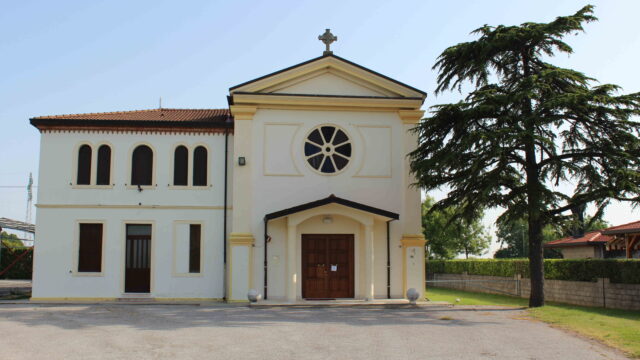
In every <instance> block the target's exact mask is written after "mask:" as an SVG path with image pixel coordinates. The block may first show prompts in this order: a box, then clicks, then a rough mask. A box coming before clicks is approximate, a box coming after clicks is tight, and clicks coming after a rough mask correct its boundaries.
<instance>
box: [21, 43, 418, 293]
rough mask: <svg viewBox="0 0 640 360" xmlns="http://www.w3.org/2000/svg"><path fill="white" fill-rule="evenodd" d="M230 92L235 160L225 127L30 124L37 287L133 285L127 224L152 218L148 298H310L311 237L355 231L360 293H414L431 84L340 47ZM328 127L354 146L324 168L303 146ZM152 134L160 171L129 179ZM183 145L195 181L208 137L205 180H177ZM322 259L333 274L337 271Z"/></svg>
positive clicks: (332, 152)
mask: <svg viewBox="0 0 640 360" xmlns="http://www.w3.org/2000/svg"><path fill="white" fill-rule="evenodd" d="M230 95H231V96H230V98H231V104H232V105H231V106H230V113H231V114H232V115H233V117H234V124H233V129H231V130H230V131H231V132H232V133H231V134H229V136H228V138H226V140H227V141H228V149H227V152H228V156H227V159H226V160H227V167H226V169H225V137H226V135H225V133H224V132H222V131H216V132H198V131H195V130H189V131H185V132H180V131H179V129H178V130H176V127H177V128H179V127H180V126H181V125H175V126H174V127H173V128H171V130H163V129H158V128H151V127H149V126H146V125H144V123H142V122H141V123H140V125H136V126H138V128H139V130H138V131H136V129H131V127H127V128H119V129H116V128H114V129H113V130H109V129H107V130H105V128H104V127H101V128H100V129H94V128H91V127H89V126H87V127H82V126H80V127H78V126H77V122H76V123H74V124H76V125H69V124H62V125H60V124H58V125H56V126H57V127H56V126H49V127H47V126H48V125H47V126H45V125H46V124H47V123H46V121H47V120H46V119H45V120H43V121H42V122H41V123H38V124H34V125H36V127H38V128H39V129H40V130H41V132H42V139H41V157H40V179H39V189H38V191H39V194H38V200H39V204H38V205H37V206H38V210H37V211H38V213H37V220H38V222H37V227H36V231H37V238H38V242H37V245H36V247H35V260H34V285H33V298H37V299H41V300H45V299H116V298H120V297H126V296H131V294H128V293H127V292H126V291H125V290H126V289H125V258H126V254H125V251H126V250H125V244H126V242H125V239H126V233H125V228H126V225H127V224H149V225H151V228H152V234H151V240H150V243H151V247H150V249H151V250H150V290H149V291H148V294H144V296H149V297H153V298H157V299H223V298H224V299H227V300H230V301H245V300H246V294H247V291H248V290H249V289H251V288H254V289H257V290H258V291H259V292H260V293H264V292H266V294H267V297H268V298H269V299H283V300H290V301H295V300H298V299H300V298H303V297H305V296H304V290H303V283H304V281H307V282H308V283H309V281H310V280H308V279H309V278H308V276H309V275H307V273H308V272H307V271H306V270H305V269H303V268H302V264H303V261H302V258H303V257H306V259H312V257H309V256H310V255H305V254H303V253H302V248H303V244H302V242H303V241H307V240H304V239H305V237H304V235H305V234H343V235H345V234H346V235H347V237H350V238H352V239H353V257H352V258H350V260H349V261H350V262H351V263H352V266H353V274H352V281H353V283H352V284H348V286H350V287H352V291H353V296H350V297H354V298H358V299H372V298H387V297H389V296H390V297H392V298H402V297H404V294H405V292H406V290H407V289H408V288H416V289H417V290H419V291H420V292H422V290H424V238H423V237H422V235H421V232H422V230H421V221H420V194H419V191H418V190H417V189H415V188H413V187H411V186H410V184H411V183H412V182H413V179H412V177H411V176H410V174H409V168H408V160H407V158H406V154H407V153H408V152H409V151H411V150H413V149H414V148H415V146H416V145H417V140H416V137H415V135H414V134H413V133H411V132H410V131H409V130H410V129H411V128H412V127H413V126H415V123H416V122H417V121H418V120H419V119H420V117H421V116H422V114H423V112H422V111H420V106H421V105H422V102H423V101H424V97H425V95H424V93H422V92H420V91H418V90H415V89H413V88H410V87H408V86H406V85H404V84H400V83H398V82H395V81H393V80H391V79H388V78H386V77H383V76H382V75H379V74H376V73H373V72H372V71H370V70H367V69H364V68H362V67H359V66H358V65H355V64H353V63H350V62H348V61H346V60H343V59H341V58H338V57H335V56H332V55H331V56H323V57H320V58H317V59H314V60H312V61H309V62H307V63H303V64H300V65H298V66H295V67H292V68H289V69H287V70H285V71H281V72H277V73H274V74H271V75H268V76H266V77H263V78H259V79H257V80H254V81H251V82H248V83H245V84H242V85H239V86H237V87H234V88H231V90H230ZM42 123H44V124H45V125H42ZM63 123H64V121H63ZM56 124H57V123H56ZM74 126H75V128H74ZM322 126H329V127H332V128H333V129H339V130H341V131H342V133H343V134H345V135H346V137H347V140H344V141H343V142H342V144H346V143H348V144H349V145H350V149H349V151H348V152H347V151H346V150H344V151H343V150H336V149H338V148H340V147H341V146H342V145H340V144H337V143H336V144H334V145H336V146H335V147H334V146H333V145H332V144H329V145H327V146H326V148H322V150H321V151H322V153H323V154H325V155H327V157H326V159H329V158H332V159H334V167H335V168H334V169H333V171H329V172H328V173H327V171H328V170H331V169H328V168H323V167H322V166H321V168H319V169H316V168H314V165H313V164H311V163H310V162H309V160H308V158H310V157H313V156H315V155H313V156H307V155H308V154H306V153H305V151H306V150H305V143H307V142H308V140H309V139H310V138H311V137H312V136H311V134H312V132H313V131H314V130H315V129H319V128H320V127H322ZM335 131H336V132H334V134H335V133H337V130H335ZM336 136H337V135H336ZM84 144H88V145H90V146H91V147H92V149H93V151H92V160H93V161H92V162H91V164H92V170H91V174H92V179H91V183H90V184H89V185H77V184H76V178H77V173H76V171H77V169H78V164H77V161H78V150H79V148H80V146H82V145H84ZM101 144H108V145H109V146H110V149H111V176H110V185H95V184H96V181H95V177H96V166H97V165H96V163H97V159H96V158H97V149H98V147H99V146H100V145H101ZM140 144H145V145H147V146H149V147H150V148H151V149H152V150H153V180H152V185H151V186H141V187H140V188H139V187H138V186H132V185H130V183H131V168H132V152H133V150H134V148H135V147H136V146H138V145H140ZM179 145H184V146H186V147H187V148H188V149H189V159H190V160H189V172H188V173H189V174H190V175H189V181H188V183H189V184H192V179H191V177H192V175H191V174H192V169H193V167H194V164H193V156H192V154H193V150H194V149H195V148H196V147H197V146H204V147H205V148H206V149H207V154H208V162H207V164H208V166H207V172H208V176H207V182H208V183H207V185H206V186H191V185H188V186H174V185H172V184H173V172H174V151H175V149H176V147H177V146H179ZM342 149H346V148H344V147H343V148H342ZM339 151H341V152H340V153H338V152H339ZM345 154H347V155H345ZM322 161H325V160H322ZM326 161H329V160H326ZM339 162H340V166H339V167H340V169H337V167H338V165H337V164H338V163H339ZM314 164H315V163H314ZM323 164H324V163H323ZM316 165H317V164H316ZM323 169H324V172H323ZM225 176H226V177H227V184H228V191H227V194H226V195H227V196H226V200H227V204H228V207H227V221H226V229H227V234H224V228H225V219H224V213H225V211H224V205H225V192H224V186H225ZM331 195H333V196H334V197H330V196H331ZM334 198H335V199H338V200H335V201H334V200H332V199H334ZM323 199H324V202H322V203H317V204H318V205H317V206H314V205H313V204H314V202H317V201H319V200H323ZM294 207H298V209H297V210H295V209H291V208H294ZM286 209H289V211H286ZM283 210H285V211H284V212H282V211H283ZM278 214H281V215H282V216H278ZM268 215H273V217H270V218H268V219H267V218H266V217H268ZM86 223H102V224H103V225H102V229H103V230H102V231H103V232H102V255H101V261H102V266H101V271H100V272H80V271H78V254H79V230H78V229H79V224H86ZM190 224H197V225H200V228H201V237H200V238H201V243H200V244H201V245H200V267H199V272H195V273H194V272H189V261H190V260H189V259H191V258H190V257H189V256H190V255H189V251H188V246H189V230H188V229H189V225H190ZM265 224H266V226H267V231H266V232H265ZM225 235H226V236H225ZM265 235H266V237H265ZM345 241H346V240H345ZM265 244H266V246H267V249H266V250H267V255H266V257H265ZM225 246H226V249H225ZM387 249H389V250H387ZM225 250H226V251H225ZM327 251H329V250H327ZM225 252H226V259H225ZM191 256H193V254H192V255H191ZM225 260H226V263H225ZM191 261H192V260H191ZM319 265H320V264H318V266H319ZM322 265H324V264H322ZM326 266H327V267H326V268H325V273H326V272H327V271H335V270H330V269H329V265H328V264H327V265H326ZM336 266H337V265H336ZM265 268H266V269H267V270H266V271H267V276H266V277H265ZM328 276H329V277H331V276H332V275H331V273H329V275H328ZM305 279H307V280H305ZM350 279H351V278H350ZM265 280H266V281H265ZM331 281H333V280H326V283H327V284H329V285H327V286H332V285H331ZM350 281H351V280H350ZM305 286H308V285H305ZM388 287H389V288H388ZM307 291H309V290H307ZM135 295H140V294H137V293H136V294H135Z"/></svg>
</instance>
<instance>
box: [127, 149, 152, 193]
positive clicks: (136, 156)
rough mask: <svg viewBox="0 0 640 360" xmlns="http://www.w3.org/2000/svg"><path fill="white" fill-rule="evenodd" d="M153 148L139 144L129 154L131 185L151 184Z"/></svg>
mask: <svg viewBox="0 0 640 360" xmlns="http://www.w3.org/2000/svg"><path fill="white" fill-rule="evenodd" d="M152 179H153V150H151V148H150V147H148V146H147V145H140V146H138V147H136V148H135V150H133V154H132V155H131V185H151V182H152V181H153V180H152Z"/></svg>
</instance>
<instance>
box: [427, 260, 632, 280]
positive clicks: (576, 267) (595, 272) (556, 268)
mask: <svg viewBox="0 0 640 360" xmlns="http://www.w3.org/2000/svg"><path fill="white" fill-rule="evenodd" d="M544 267H545V279H548V280H567V281H596V280H597V279H598V278H609V280H610V281H611V282H612V283H620V284H640V261H638V260H616V259H548V260H545V261H544ZM463 272H466V273H467V274H469V275H486V276H504V277H512V276H515V275H516V274H520V275H522V277H525V278H529V260H526V259H504V260H503V259H499V260H494V259H482V260H431V261H429V262H428V263H427V273H428V274H436V273H439V274H462V273H463Z"/></svg>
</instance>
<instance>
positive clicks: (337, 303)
mask: <svg viewBox="0 0 640 360" xmlns="http://www.w3.org/2000/svg"><path fill="white" fill-rule="evenodd" d="M427 305H449V303H448V302H446V301H425V300H422V301H418V302H417V303H416V305H411V304H410V303H409V300H407V299H379V300H373V301H367V300H353V299H344V300H297V301H295V302H288V301H284V300H283V301H278V300H262V301H258V302H256V303H249V306H250V307H270V306H282V307H358V306H375V307H385V306H394V307H395V306H400V307H407V306H427Z"/></svg>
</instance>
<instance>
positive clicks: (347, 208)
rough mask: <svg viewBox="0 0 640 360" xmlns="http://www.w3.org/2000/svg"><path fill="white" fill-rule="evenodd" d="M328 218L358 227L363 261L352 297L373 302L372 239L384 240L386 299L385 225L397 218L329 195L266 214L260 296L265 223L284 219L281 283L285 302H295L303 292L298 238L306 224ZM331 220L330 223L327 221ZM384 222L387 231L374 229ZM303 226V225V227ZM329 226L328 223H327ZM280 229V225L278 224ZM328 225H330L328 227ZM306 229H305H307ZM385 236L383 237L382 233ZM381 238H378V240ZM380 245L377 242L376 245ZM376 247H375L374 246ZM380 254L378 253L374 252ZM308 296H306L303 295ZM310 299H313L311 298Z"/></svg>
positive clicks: (367, 206)
mask: <svg viewBox="0 0 640 360" xmlns="http://www.w3.org/2000/svg"><path fill="white" fill-rule="evenodd" d="M331 216H339V217H343V218H348V219H350V220H349V221H353V224H359V227H358V230H355V231H354V232H356V233H358V234H360V235H358V236H359V238H360V240H359V241H361V244H362V246H363V248H364V252H363V253H362V255H363V256H364V258H363V259H362V260H363V262H364V269H363V270H364V272H363V274H362V275H363V276H362V277H361V278H360V277H358V279H357V281H356V279H355V278H354V281H356V282H357V283H358V284H359V285H358V287H357V289H359V290H355V289H356V287H355V286H356V285H355V282H354V283H352V284H353V285H351V286H353V288H352V292H353V294H354V295H353V296H354V297H360V298H364V299H365V300H373V298H374V266H373V264H374V242H375V241H376V239H378V240H377V241H380V240H382V239H384V237H386V247H387V251H386V253H387V281H386V282H387V294H388V295H387V296H390V295H389V291H390V274H389V269H390V255H389V242H390V239H389V222H391V221H393V220H398V219H399V218H400V216H399V215H398V214H397V213H394V212H391V211H387V210H383V209H379V208H376V207H373V206H369V205H365V204H362V203H358V202H355V201H351V200H347V199H343V198H340V197H337V196H335V195H333V194H331V195H330V196H328V197H326V198H323V199H320V200H315V201H311V202H308V203H305V204H301V205H297V206H294V207H290V208H287V209H284V210H280V211H275V212H272V213H269V214H266V215H265V217H264V222H265V252H264V266H265V271H264V273H265V278H264V294H265V298H266V297H267V289H268V287H267V282H268V277H267V276H266V274H267V270H268V263H267V261H268V256H267V246H266V245H267V242H268V241H269V239H270V236H269V235H268V233H269V227H268V225H269V221H271V220H276V219H284V218H286V223H285V224H286V225H284V226H285V228H284V229H283V231H284V238H285V239H286V240H285V246H286V254H287V256H286V282H285V297H286V299H287V300H288V301H296V299H298V298H300V297H303V298H304V297H305V295H304V291H303V289H302V282H303V281H304V280H301V279H302V278H301V275H300V274H299V271H301V268H300V267H299V266H300V264H299V263H300V261H301V259H299V258H298V257H297V256H298V255H297V254H298V253H299V252H298V250H299V249H298V247H299V246H301V241H302V240H301V237H302V236H303V235H302V232H303V231H305V230H304V226H310V223H309V221H312V222H313V221H323V220H324V217H331ZM313 219H322V220H313ZM329 221H333V220H329ZM380 223H386V224H387V225H386V226H387V228H386V231H385V230H383V228H381V226H382V225H379V226H378V227H375V226H374V225H375V224H380ZM305 224H306V225H305ZM329 224H331V223H329ZM280 226H282V225H280ZM329 226H331V225H329ZM307 230H309V228H307ZM385 233H386V234H385ZM381 238H382V239H381ZM378 244H380V243H378ZM378 246H379V245H378ZM376 251H380V250H376ZM380 280H381V279H378V286H381V285H382V284H384V281H382V284H381V283H380ZM307 297H308V296H307ZM311 297H313V296H311Z"/></svg>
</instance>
